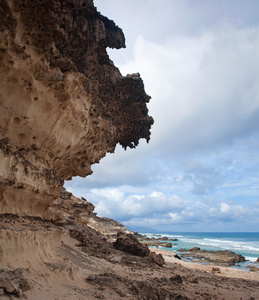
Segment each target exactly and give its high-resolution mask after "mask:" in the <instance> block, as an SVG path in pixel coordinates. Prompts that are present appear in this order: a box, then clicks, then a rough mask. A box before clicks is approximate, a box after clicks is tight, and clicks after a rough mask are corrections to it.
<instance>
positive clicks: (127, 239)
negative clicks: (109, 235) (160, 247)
mask: <svg viewBox="0 0 259 300" xmlns="http://www.w3.org/2000/svg"><path fill="white" fill-rule="evenodd" d="M113 246H114V248H116V249H118V250H121V251H123V252H127V253H130V254H133V255H137V256H142V257H143V256H148V255H149V254H150V250H149V249H148V247H147V246H145V245H143V244H141V243H140V242H139V241H138V240H137V239H136V237H135V236H133V235H132V234H126V233H123V232H119V233H118V234H117V239H116V241H115V242H114V243H113Z"/></svg>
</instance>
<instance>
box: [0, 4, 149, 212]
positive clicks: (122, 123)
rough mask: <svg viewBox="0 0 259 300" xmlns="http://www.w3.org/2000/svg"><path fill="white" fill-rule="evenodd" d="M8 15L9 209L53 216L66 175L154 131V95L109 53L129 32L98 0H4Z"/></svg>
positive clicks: (5, 173) (3, 100)
mask: <svg viewBox="0 0 259 300" xmlns="http://www.w3.org/2000/svg"><path fill="white" fill-rule="evenodd" d="M0 20H1V22H0V149H1V150H0V161H1V168H0V183H1V188H0V194H1V202H0V212H1V213H16V214H17V213H19V214H23V215H28V214H31V215H38V216H42V215H43V214H44V213H45V216H46V211H47V207H48V206H49V205H50V204H51V203H52V201H53V196H57V197H58V196H59V193H60V189H61V187H62V186H63V183H64V180H69V179H71V178H72V177H73V176H82V177H85V176H87V175H90V174H91V173H92V171H91V165H92V164H95V163H98V162H99V160H100V159H101V158H102V157H104V156H105V154H106V153H107V152H113V151H114V149H115V146H116V144H118V143H119V144H120V145H121V146H122V147H124V148H125V149H126V148H127V147H130V148H134V147H136V146H137V145H138V142H139V139H141V138H144V139H146V140H147V141H148V140H149V138H150V127H151V125H152V123H153V119H152V118H151V117H150V116H148V109H147V107H146V103H147V102H148V101H149V99H150V97H149V96H148V95H147V94H146V93H145V91H144V85H143V82H142V80H141V78H140V76H139V74H132V75H128V76H126V77H123V76H122V75H121V74H120V72H119V70H118V69H117V68H116V67H115V66H114V64H113V62H112V61H111V60H110V59H109V57H108V55H107V52H106V48H107V47H110V48H116V49H119V48H122V47H125V38H124V35H123V32H122V30H121V29H120V28H119V27H118V26H116V25H115V23H114V22H113V21H111V20H109V19H108V18H106V17H104V16H102V15H101V14H100V13H99V12H98V11H97V10H96V8H95V7H94V5H93V2H92V1H91V0H87V1H79V0H73V1H61V0H49V1H47V0H45V1H41V0H29V1H27V0H26V1H25V0H24V1H22V0H19V1H17V0H8V1H7V0H5V1H1V6H0Z"/></svg>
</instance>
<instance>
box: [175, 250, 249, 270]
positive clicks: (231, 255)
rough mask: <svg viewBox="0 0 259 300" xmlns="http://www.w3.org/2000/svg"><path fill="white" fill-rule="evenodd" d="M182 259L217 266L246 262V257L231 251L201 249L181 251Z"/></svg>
mask: <svg viewBox="0 0 259 300" xmlns="http://www.w3.org/2000/svg"><path fill="white" fill-rule="evenodd" d="M177 251H178V252H180V253H181V257H182V258H186V259H190V260H192V261H196V262H205V263H212V264H215V265H227V266H229V265H235V264H236V263H240V262H245V261H246V260H245V257H244V256H242V255H241V254H236V253H235V252H233V251H229V250H210V251H208V250H201V249H200V248H199V247H193V248H190V249H188V250H187V249H179V250H177Z"/></svg>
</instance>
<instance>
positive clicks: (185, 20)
mask: <svg viewBox="0 0 259 300" xmlns="http://www.w3.org/2000/svg"><path fill="white" fill-rule="evenodd" d="M95 4H96V5H97V7H98V6H99V7H100V10H101V11H102V12H104V14H106V15H107V16H108V17H110V18H112V19H114V20H115V22H116V23H117V24H118V25H119V26H121V27H122V28H123V30H124V32H125V35H126V39H127V44H128V49H126V50H120V51H117V50H116V51H115V50H111V51H109V54H110V56H111V58H112V60H113V61H114V63H115V65H116V66H118V67H119V69H120V70H121V71H122V73H123V74H124V75H126V74H127V73H135V72H140V74H141V76H142V78H143V81H144V84H145V88H146V91H147V93H148V94H150V95H151V96H152V99H151V101H150V103H149V105H148V107H149V110H150V115H152V116H153V117H154V120H155V124H154V125H153V127H152V129H151V132H152V134H151V140H150V143H149V144H146V143H145V142H144V141H141V142H140V145H139V146H138V147H137V148H136V149H134V150H127V151H126V152H125V151H124V150H123V149H121V148H120V147H117V148H116V151H115V154H108V155H107V157H106V158H104V159H103V160H101V162H100V164H98V165H95V166H93V171H94V174H93V175H91V176H90V177H87V178H86V179H80V178H76V179H74V180H73V181H72V182H68V183H67V184H66V186H67V188H68V189H70V190H72V191H73V192H74V193H75V194H76V195H78V196H81V195H83V196H84V197H86V198H87V199H88V200H89V201H91V202H93V203H94V205H95V206H96V211H97V212H98V214H99V215H103V216H108V217H112V218H114V219H117V220H119V221H122V222H124V223H125V225H127V226H132V227H134V228H136V229H137V227H138V226H139V228H148V227H150V228H152V229H156V230H160V229H161V230H162V229H164V230H165V231H168V230H169V229H171V230H179V231H181V230H182V229H184V230H186V231H188V229H189V230H190V226H191V228H192V230H200V231H203V230H204V228H206V229H208V230H209V229H211V230H213V229H214V230H216V231H217V230H226V226H228V227H227V228H229V230H238V228H240V226H241V225H240V224H243V225H242V226H244V227H245V226H246V228H248V230H249V228H250V229H251V228H252V230H255V229H254V227H252V225H251V224H253V226H257V230H258V228H259V227H258V226H259V224H258V220H257V219H258V217H256V213H257V214H258V209H257V206H256V203H258V183H259V176H258V168H259V158H258V147H259V132H258V125H259V86H258V81H259V75H258V67H259V65H258V62H259V54H258V46H259V23H258V19H257V9H256V8H258V9H259V7H258V6H259V3H258V1H254V0H248V1H246V2H244V1H236V0H229V1H227V2H226V1H223V0H219V1H212V0H208V1H206V3H205V2H204V1H200V0H197V1H196V2H195V4H193V2H192V1H189V0H183V1H175V0H165V1H164V2H163V5H157V1H155V0H145V1H137V0H132V1H126V0H110V1H109V3H108V2H107V1H101V0H96V1H95ZM194 5H195V7H194ZM101 8H104V10H103V9H101ZM161 15H162V16H163V18H161ZM151 16H152V17H151ZM132 18H134V20H137V21H136V22H132ZM254 203H255V204H254ZM253 204H254V206H253ZM226 224H227V225H226ZM249 224H250V225H249Z"/></svg>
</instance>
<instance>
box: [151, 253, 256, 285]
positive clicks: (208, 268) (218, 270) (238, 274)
mask: <svg viewBox="0 0 259 300" xmlns="http://www.w3.org/2000/svg"><path fill="white" fill-rule="evenodd" d="M152 251H154V252H156V253H157V254H162V255H163V257H164V259H165V261H166V263H168V264H170V263H173V264H178V265H181V266H183V267H186V268H188V269H191V270H199V271H202V272H207V273H213V274H215V275H216V276H221V277H229V278H242V279H249V280H257V281H259V263H258V271H255V272H252V271H248V270H246V271H245V270H242V269H238V268H233V267H222V266H215V265H206V264H201V263H194V262H187V261H184V260H180V259H177V258H176V257H175V255H176V254H177V253H176V252H172V251H167V250H162V249H154V248H153V249H152Z"/></svg>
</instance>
